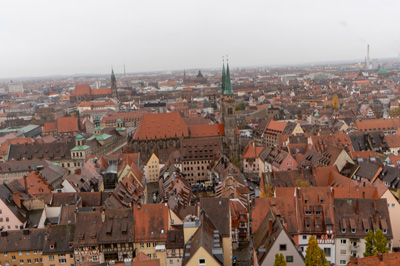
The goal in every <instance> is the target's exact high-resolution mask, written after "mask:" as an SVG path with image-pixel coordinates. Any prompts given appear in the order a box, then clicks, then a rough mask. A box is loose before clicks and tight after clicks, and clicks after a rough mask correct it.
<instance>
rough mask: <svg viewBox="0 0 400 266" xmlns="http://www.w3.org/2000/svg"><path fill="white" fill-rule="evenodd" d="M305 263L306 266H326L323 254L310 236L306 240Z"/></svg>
mask: <svg viewBox="0 0 400 266" xmlns="http://www.w3.org/2000/svg"><path fill="white" fill-rule="evenodd" d="M305 263H306V266H328V262H327V260H326V258H325V252H324V251H323V250H322V249H320V248H319V246H318V243H317V241H316V240H315V236H311V237H310V239H309V240H308V247H307V250H306V258H305Z"/></svg>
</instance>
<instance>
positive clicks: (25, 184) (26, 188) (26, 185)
mask: <svg viewBox="0 0 400 266" xmlns="http://www.w3.org/2000/svg"><path fill="white" fill-rule="evenodd" d="M26 178H27V176H26V175H24V187H25V190H26V191H28V182H27V181H26Z"/></svg>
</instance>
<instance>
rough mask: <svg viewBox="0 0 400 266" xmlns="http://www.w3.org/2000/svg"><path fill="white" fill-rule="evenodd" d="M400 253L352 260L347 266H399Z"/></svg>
mask: <svg viewBox="0 0 400 266" xmlns="http://www.w3.org/2000/svg"><path fill="white" fill-rule="evenodd" d="M399 261H400V253H398V252H394V253H387V254H377V255H375V256H371V257H364V258H353V257H351V258H350V262H349V264H347V266H355V265H358V266H395V265H399Z"/></svg>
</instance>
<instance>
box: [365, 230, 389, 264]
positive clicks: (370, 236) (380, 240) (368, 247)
mask: <svg viewBox="0 0 400 266" xmlns="http://www.w3.org/2000/svg"><path fill="white" fill-rule="evenodd" d="M386 243H387V239H386V237H385V236H384V235H383V232H382V230H381V229H376V231H375V233H374V231H372V230H369V231H368V233H367V236H366V237H365V253H364V257H369V256H375V255H376V253H377V252H379V253H381V254H384V253H388V250H387V249H386Z"/></svg>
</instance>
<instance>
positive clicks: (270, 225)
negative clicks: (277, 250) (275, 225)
mask: <svg viewBox="0 0 400 266" xmlns="http://www.w3.org/2000/svg"><path fill="white" fill-rule="evenodd" d="M268 233H269V235H271V234H272V219H270V220H269V221H268Z"/></svg>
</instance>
